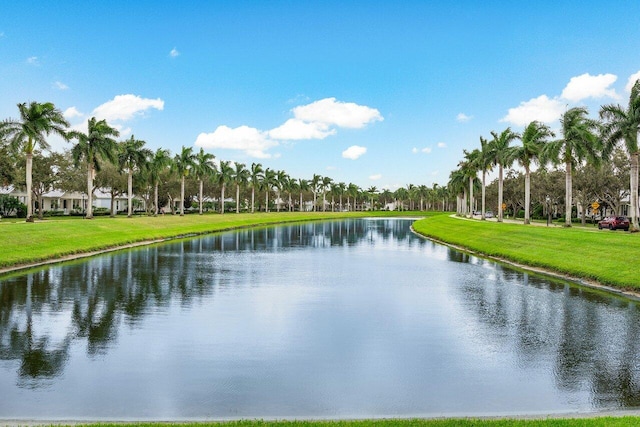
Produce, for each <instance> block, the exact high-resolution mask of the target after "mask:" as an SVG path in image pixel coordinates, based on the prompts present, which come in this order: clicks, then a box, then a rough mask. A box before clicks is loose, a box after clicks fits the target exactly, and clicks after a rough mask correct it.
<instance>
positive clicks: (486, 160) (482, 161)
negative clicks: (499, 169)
mask: <svg viewBox="0 0 640 427" xmlns="http://www.w3.org/2000/svg"><path fill="white" fill-rule="evenodd" d="M494 159H495V154H494V153H493V144H491V143H490V142H489V141H487V140H486V139H485V138H483V137H480V156H479V157H478V159H477V161H478V168H479V169H480V171H481V172H482V203H481V204H482V207H481V209H482V212H481V213H480V219H481V220H485V219H486V218H485V212H486V200H487V197H486V193H487V191H486V190H487V172H491V170H492V167H493V161H494ZM442 210H443V211H444V210H445V208H444V202H443V203H442Z"/></svg>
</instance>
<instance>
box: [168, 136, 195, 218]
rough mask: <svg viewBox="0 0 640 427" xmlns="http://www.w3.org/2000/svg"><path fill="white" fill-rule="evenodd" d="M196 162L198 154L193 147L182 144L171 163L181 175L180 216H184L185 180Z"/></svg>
mask: <svg viewBox="0 0 640 427" xmlns="http://www.w3.org/2000/svg"><path fill="white" fill-rule="evenodd" d="M195 164H196V155H195V154H193V148H192V147H185V146H182V150H181V151H180V153H179V154H176V155H175V157H174V158H173V163H172V164H171V167H172V168H173V171H174V172H176V173H177V174H178V175H180V216H184V181H185V179H186V178H187V176H189V172H190V171H191V170H192V169H193V167H194V166H195Z"/></svg>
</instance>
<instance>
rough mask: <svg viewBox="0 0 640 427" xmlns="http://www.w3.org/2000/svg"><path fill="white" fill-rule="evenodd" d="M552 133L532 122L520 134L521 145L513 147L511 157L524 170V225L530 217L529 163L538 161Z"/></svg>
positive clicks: (539, 124)
mask: <svg viewBox="0 0 640 427" xmlns="http://www.w3.org/2000/svg"><path fill="white" fill-rule="evenodd" d="M553 136H554V134H553V132H551V130H550V129H549V127H548V126H547V125H545V124H542V123H540V122H537V121H533V122H531V123H529V124H528V125H527V127H525V129H524V132H522V138H521V140H522V145H521V146H517V147H514V150H513V157H514V159H515V160H517V161H518V163H520V165H521V166H522V167H523V168H524V223H525V224H529V223H530V222H531V217H530V214H529V209H530V207H531V163H532V162H536V161H538V159H539V158H540V155H541V153H542V149H543V147H544V145H545V143H546V142H547V141H548V139H549V138H552V137H553Z"/></svg>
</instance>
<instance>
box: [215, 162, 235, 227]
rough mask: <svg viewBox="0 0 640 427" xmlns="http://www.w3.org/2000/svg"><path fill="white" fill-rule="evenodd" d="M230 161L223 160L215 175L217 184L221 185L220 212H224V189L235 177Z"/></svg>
mask: <svg viewBox="0 0 640 427" xmlns="http://www.w3.org/2000/svg"><path fill="white" fill-rule="evenodd" d="M230 163H231V162H229V161H226V162H225V161H221V162H220V165H219V166H218V172H217V173H216V175H215V182H216V184H218V185H220V214H221V215H222V214H224V191H225V188H226V187H227V184H228V183H230V182H231V181H232V179H233V168H232V167H231V165H230Z"/></svg>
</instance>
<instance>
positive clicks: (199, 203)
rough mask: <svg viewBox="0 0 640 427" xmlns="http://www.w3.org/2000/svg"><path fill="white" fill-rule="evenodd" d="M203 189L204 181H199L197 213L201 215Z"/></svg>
mask: <svg viewBox="0 0 640 427" xmlns="http://www.w3.org/2000/svg"><path fill="white" fill-rule="evenodd" d="M203 187H204V181H203V180H200V189H199V190H200V192H199V193H198V205H199V206H198V213H199V214H200V215H202V189H203Z"/></svg>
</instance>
